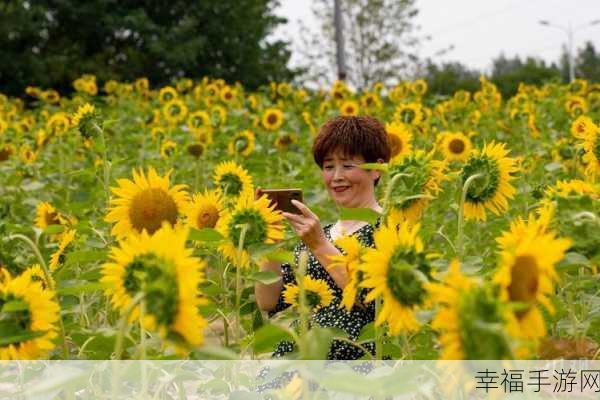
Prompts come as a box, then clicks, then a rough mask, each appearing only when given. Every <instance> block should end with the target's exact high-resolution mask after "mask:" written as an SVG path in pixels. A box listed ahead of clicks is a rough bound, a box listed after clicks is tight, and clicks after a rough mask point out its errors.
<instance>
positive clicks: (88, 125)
mask: <svg viewBox="0 0 600 400" xmlns="http://www.w3.org/2000/svg"><path fill="white" fill-rule="evenodd" d="M100 124H101V122H100V120H99V118H98V115H97V113H96V109H95V107H94V106H93V105H91V104H90V103H85V104H84V105H82V106H80V107H79V108H78V109H77V112H76V113H75V114H74V115H73V117H72V118H71V125H72V126H73V127H76V128H77V129H79V132H80V133H81V134H82V135H83V137H85V138H89V137H92V136H93V134H94V132H95V131H96V127H99V126H100Z"/></svg>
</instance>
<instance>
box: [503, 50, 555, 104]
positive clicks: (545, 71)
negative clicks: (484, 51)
mask: <svg viewBox="0 0 600 400" xmlns="http://www.w3.org/2000/svg"><path fill="white" fill-rule="evenodd" d="M560 79H561V71H560V69H559V68H558V67H557V66H556V65H555V64H551V65H546V63H545V62H544V61H543V60H538V59H536V58H533V57H527V58H526V59H525V61H521V59H520V58H519V57H518V56H516V57H514V58H506V56H504V54H500V56H498V57H497V58H496V59H494V60H493V61H492V74H491V80H492V82H493V83H495V84H496V86H498V89H499V90H500V92H501V93H502V95H503V96H504V97H510V96H513V95H514V94H515V93H516V92H517V89H518V88H519V84H520V83H521V82H523V83H527V84H532V85H541V84H543V83H545V82H548V81H552V80H560Z"/></svg>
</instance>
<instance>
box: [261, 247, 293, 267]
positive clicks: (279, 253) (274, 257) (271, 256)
mask: <svg viewBox="0 0 600 400" xmlns="http://www.w3.org/2000/svg"><path fill="white" fill-rule="evenodd" d="M265 258H266V259H267V260H269V261H278V262H282V263H288V264H294V253H292V252H291V251H285V250H275V251H272V252H270V253H267V254H265Z"/></svg>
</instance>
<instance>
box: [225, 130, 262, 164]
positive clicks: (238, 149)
mask: <svg viewBox="0 0 600 400" xmlns="http://www.w3.org/2000/svg"><path fill="white" fill-rule="evenodd" d="M255 141H256V139H255V137H254V133H253V132H252V131H249V130H244V131H241V132H239V133H238V134H236V135H235V136H234V137H233V139H232V140H231V142H229V145H228V147H227V150H228V152H229V154H230V155H235V154H240V155H242V156H244V157H248V156H249V155H250V154H252V151H253V150H254V143H255Z"/></svg>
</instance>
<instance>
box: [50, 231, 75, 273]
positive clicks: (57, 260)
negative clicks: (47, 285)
mask: <svg viewBox="0 0 600 400" xmlns="http://www.w3.org/2000/svg"><path fill="white" fill-rule="evenodd" d="M73 240H75V230H74V229H69V230H67V231H66V232H65V233H63V234H62V235H61V236H60V243H59V244H58V250H56V251H55V252H54V253H52V255H51V256H50V271H54V270H56V269H57V268H58V266H59V265H60V264H62V263H63V262H64V258H65V250H66V249H67V246H69V244H71V243H72V242H73Z"/></svg>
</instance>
